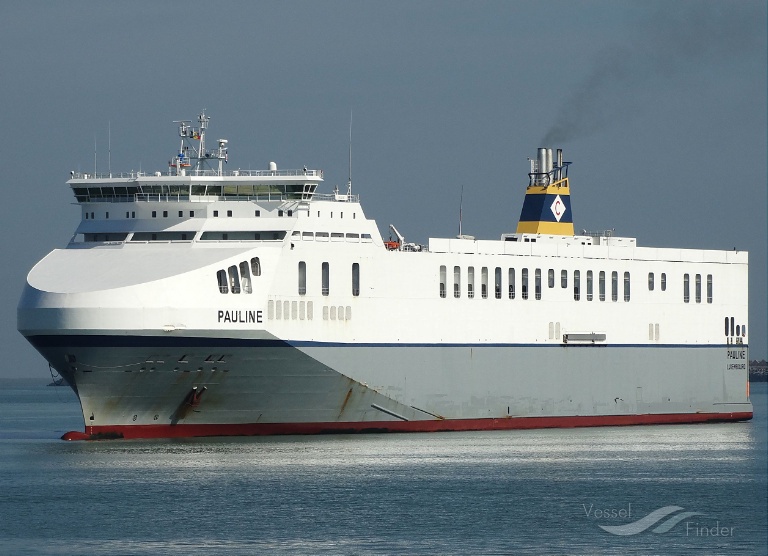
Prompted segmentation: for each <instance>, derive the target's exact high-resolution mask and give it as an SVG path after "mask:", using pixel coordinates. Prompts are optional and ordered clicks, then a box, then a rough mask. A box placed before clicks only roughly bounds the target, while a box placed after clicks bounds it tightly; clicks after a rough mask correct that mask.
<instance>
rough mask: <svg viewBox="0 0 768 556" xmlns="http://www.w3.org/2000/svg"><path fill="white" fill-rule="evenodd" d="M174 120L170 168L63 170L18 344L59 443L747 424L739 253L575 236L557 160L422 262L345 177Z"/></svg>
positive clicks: (564, 170) (436, 244) (203, 124)
mask: <svg viewBox="0 0 768 556" xmlns="http://www.w3.org/2000/svg"><path fill="white" fill-rule="evenodd" d="M177 123H178V124H179V135H180V138H181V141H180V148H179V150H178V152H177V153H176V154H175V156H173V158H172V159H171V160H170V161H169V168H168V170H167V171H164V172H155V173H141V172H132V173H129V174H117V175H112V174H96V173H94V174H85V173H75V172H73V173H72V176H71V179H70V180H69V181H68V182H67V183H68V185H69V186H70V187H71V189H72V192H73V194H74V196H75V199H76V201H77V203H78V205H79V206H80V210H81V214H82V220H81V222H80V224H79V226H78V227H77V230H76V232H75V234H74V237H73V238H72V239H71V241H70V242H69V244H68V245H67V246H66V248H64V249H56V250H54V251H52V252H51V253H50V254H48V255H47V256H46V257H45V258H44V259H43V260H41V261H40V262H39V263H38V264H37V265H35V267H34V268H33V269H32V270H31V271H30V272H29V275H28V277H27V283H26V286H25V288H24V291H23V294H22V297H21V300H20V302H19V306H18V328H19V331H20V332H21V333H22V334H23V335H24V336H25V337H26V338H27V339H28V340H29V342H30V343H31V344H32V345H33V346H34V347H35V348H36V349H37V350H38V351H39V352H40V353H41V354H42V355H43V357H44V358H45V359H46V360H47V361H48V362H49V364H50V366H51V367H52V368H53V369H55V370H56V371H58V373H60V374H61V376H62V377H63V378H64V379H65V380H66V382H67V383H68V384H69V385H70V386H71V387H72V389H73V390H74V391H75V393H76V394H77V396H78V398H79V400H80V404H81V407H82V413H83V419H84V423H85V430H84V432H79V431H77V432H71V433H67V434H66V435H64V437H63V438H65V439H99V438H150V437H189V436H212V435H261V434H314V433H329V432H330V433H334V432H338V433H341V432H396V431H454V430H488V429H517V428H540V427H576V426H598V425H639V424H661V423H696V422H707V421H738V420H745V419H750V418H751V417H752V405H751V403H750V400H749V384H748V374H747V373H748V361H749V357H748V337H749V336H748V331H747V322H748V313H747V311H748V309H747V299H748V288H747V268H748V257H747V253H746V252H743V251H716V250H700V249H670V248H653V247H641V246H638V245H637V242H636V240H635V239H633V238H624V237H616V236H615V235H614V234H612V233H610V232H604V233H592V234H588V233H582V234H580V235H578V234H575V233H574V225H573V218H572V211H571V203H570V181H569V178H568V168H569V164H570V163H569V162H564V161H563V158H562V151H561V150H559V149H558V150H556V151H555V152H554V153H553V151H552V150H551V149H548V148H541V149H539V150H538V153H537V156H536V157H535V158H534V159H532V160H531V171H530V173H529V180H528V185H527V188H526V189H525V199H524V204H523V207H522V211H521V215H520V220H519V223H518V226H517V230H516V231H515V232H510V233H503V234H501V235H500V237H499V239H495V240H482V239H475V238H473V237H470V236H464V235H459V236H458V237H455V238H430V239H429V243H428V245H426V246H421V245H416V244H412V243H407V242H405V240H404V238H403V237H402V236H401V235H400V234H399V232H397V230H396V228H394V226H392V227H391V229H392V232H393V236H390V239H389V240H386V239H384V238H383V237H382V234H381V233H380V230H379V228H378V226H377V224H376V222H375V221H373V220H371V219H369V218H367V217H366V216H365V213H364V212H363V209H362V207H361V204H360V201H359V198H358V196H357V195H354V194H352V191H351V182H350V185H349V189H348V190H347V191H346V192H345V193H340V192H339V191H338V189H336V190H335V191H333V192H331V193H321V192H319V191H318V190H319V188H320V186H321V184H322V181H323V179H322V172H321V171H318V170H311V169H306V168H303V169H300V170H283V169H278V168H277V165H276V164H274V163H270V164H269V166H268V168H267V169H264V170H255V171H254V170H237V171H225V170H224V168H225V166H224V164H225V163H226V162H227V157H228V153H227V150H228V144H227V141H226V140H224V139H220V140H218V141H217V142H216V145H215V147H214V148H213V149H210V150H209V149H207V147H206V139H205V134H206V130H207V127H208V123H209V118H208V116H206V115H205V114H200V116H199V118H198V121H197V123H196V125H193V123H192V122H190V121H182V122H177ZM521 185H522V184H521Z"/></svg>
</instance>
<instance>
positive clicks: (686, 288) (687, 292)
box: [683, 274, 691, 303]
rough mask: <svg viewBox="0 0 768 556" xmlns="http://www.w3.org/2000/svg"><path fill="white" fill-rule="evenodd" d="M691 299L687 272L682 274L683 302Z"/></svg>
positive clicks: (689, 278) (689, 279) (689, 280)
mask: <svg viewBox="0 0 768 556" xmlns="http://www.w3.org/2000/svg"><path fill="white" fill-rule="evenodd" d="M690 301H691V277H690V276H689V275H688V274H684V275H683V303H688V302H690Z"/></svg>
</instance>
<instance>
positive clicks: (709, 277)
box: [707, 274, 712, 303]
mask: <svg viewBox="0 0 768 556" xmlns="http://www.w3.org/2000/svg"><path fill="white" fill-rule="evenodd" d="M707 303H712V275H711V274H707Z"/></svg>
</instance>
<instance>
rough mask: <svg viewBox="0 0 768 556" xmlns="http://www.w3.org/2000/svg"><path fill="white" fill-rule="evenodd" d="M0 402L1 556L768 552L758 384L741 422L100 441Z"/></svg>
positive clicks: (55, 418)
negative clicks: (73, 436) (70, 438)
mask: <svg viewBox="0 0 768 556" xmlns="http://www.w3.org/2000/svg"><path fill="white" fill-rule="evenodd" d="M0 386H2V388H1V389H0V554H78V555H91V554H110V555H112V554H184V555H187V554H249V555H250V554H435V555H437V554H590V555H591V554H621V555H624V554H668V555H674V554H688V553H696V554H755V555H761V556H765V555H766V554H768V539H767V535H768V533H767V532H766V530H767V526H768V515H767V504H768V495H767V490H768V480H767V477H768V475H767V470H766V465H767V464H766V459H767V458H766V454H767V450H768V446H767V444H766V431H767V428H768V421H767V417H766V399H767V397H768V396H767V393H766V384H765V383H757V384H753V385H752V391H751V394H752V402H753V404H754V411H755V417H754V419H753V420H752V421H750V422H745V423H722V424H703V425H662V426H633V427H601V428H583V429H558V430H525V431H494V432H473V433H425V434H416V433H411V434H387V435H328V436H292V437H291V436H284V437H265V438H232V439H221V438H212V439H188V440H187V439H185V440H151V441H101V442H64V441H62V440H59V437H60V436H61V435H62V434H63V433H64V432H66V431H68V430H82V427H83V425H82V417H81V415H80V414H79V406H78V403H77V400H76V399H75V396H74V395H73V394H72V392H71V391H70V390H69V389H68V388H64V387H62V388H57V387H46V386H45V385H44V383H37V382H29V381H26V382H13V381H7V382H3V384H2V385H0Z"/></svg>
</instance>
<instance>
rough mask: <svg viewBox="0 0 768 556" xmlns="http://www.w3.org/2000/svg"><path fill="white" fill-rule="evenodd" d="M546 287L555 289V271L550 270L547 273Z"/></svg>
mask: <svg viewBox="0 0 768 556" xmlns="http://www.w3.org/2000/svg"><path fill="white" fill-rule="evenodd" d="M547 287H550V288H554V287H555V269H554V268H550V269H549V270H548V271H547Z"/></svg>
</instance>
